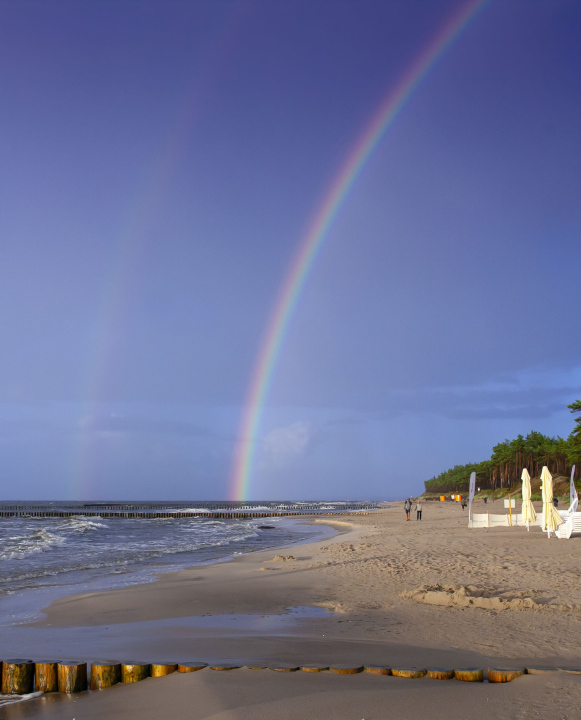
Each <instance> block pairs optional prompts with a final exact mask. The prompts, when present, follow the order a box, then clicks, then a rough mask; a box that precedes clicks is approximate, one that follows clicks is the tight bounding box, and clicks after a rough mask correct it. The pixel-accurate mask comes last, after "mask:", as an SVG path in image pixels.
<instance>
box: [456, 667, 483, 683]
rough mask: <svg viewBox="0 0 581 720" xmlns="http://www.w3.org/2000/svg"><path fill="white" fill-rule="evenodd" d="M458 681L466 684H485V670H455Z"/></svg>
mask: <svg viewBox="0 0 581 720" xmlns="http://www.w3.org/2000/svg"><path fill="white" fill-rule="evenodd" d="M454 674H455V676H456V680H462V681H464V682H484V670H483V669H482V668H460V669H459V670H454Z"/></svg>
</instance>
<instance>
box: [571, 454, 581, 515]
mask: <svg viewBox="0 0 581 720" xmlns="http://www.w3.org/2000/svg"><path fill="white" fill-rule="evenodd" d="M569 496H570V500H571V503H570V505H569V512H570V513H572V512H577V505H578V504H579V498H578V497H577V488H576V487H575V465H573V469H572V470H571V489H570V490H569Z"/></svg>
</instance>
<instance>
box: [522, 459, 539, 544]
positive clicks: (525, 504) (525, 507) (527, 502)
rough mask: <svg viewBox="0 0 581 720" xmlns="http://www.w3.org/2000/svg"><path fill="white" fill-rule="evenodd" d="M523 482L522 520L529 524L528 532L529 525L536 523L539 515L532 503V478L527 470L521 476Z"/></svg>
mask: <svg viewBox="0 0 581 720" xmlns="http://www.w3.org/2000/svg"><path fill="white" fill-rule="evenodd" d="M521 480H522V510H521V512H522V519H523V520H524V522H526V524H527V530H528V529H529V523H532V522H534V521H535V520H536V519H537V513H536V512H535V509H534V507H533V503H532V502H531V476H530V475H529V471H528V470H527V469H526V468H525V469H524V470H523V471H522V475H521Z"/></svg>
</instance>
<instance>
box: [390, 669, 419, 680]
mask: <svg viewBox="0 0 581 720" xmlns="http://www.w3.org/2000/svg"><path fill="white" fill-rule="evenodd" d="M426 673H427V670H426V669H425V668H391V674H392V675H395V677H403V678H422V677H424V676H425V674H426Z"/></svg>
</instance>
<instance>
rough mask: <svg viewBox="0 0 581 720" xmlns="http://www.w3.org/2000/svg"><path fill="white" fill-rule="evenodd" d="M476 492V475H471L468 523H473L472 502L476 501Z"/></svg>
mask: <svg viewBox="0 0 581 720" xmlns="http://www.w3.org/2000/svg"><path fill="white" fill-rule="evenodd" d="M475 490H476V473H475V472H473V473H471V475H470V490H469V493H468V522H469V523H472V500H474V492H475Z"/></svg>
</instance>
